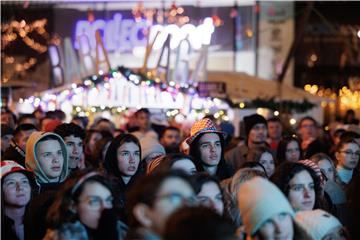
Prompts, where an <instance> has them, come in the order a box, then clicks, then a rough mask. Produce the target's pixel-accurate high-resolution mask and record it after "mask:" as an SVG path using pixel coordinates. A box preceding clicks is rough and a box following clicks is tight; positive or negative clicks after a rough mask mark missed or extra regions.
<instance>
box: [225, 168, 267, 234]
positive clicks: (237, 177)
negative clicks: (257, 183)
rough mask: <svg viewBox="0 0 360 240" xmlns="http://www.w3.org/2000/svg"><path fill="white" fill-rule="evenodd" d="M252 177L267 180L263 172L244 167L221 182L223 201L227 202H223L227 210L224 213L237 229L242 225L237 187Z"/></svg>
mask: <svg viewBox="0 0 360 240" xmlns="http://www.w3.org/2000/svg"><path fill="white" fill-rule="evenodd" d="M254 177H263V178H267V176H266V174H265V170H258V169H254V168H250V167H245V168H240V169H239V170H237V172H236V173H235V174H234V176H232V177H231V178H229V179H226V180H223V181H222V182H221V188H222V189H223V194H224V196H225V200H227V201H228V203H226V202H225V203H226V204H225V206H226V208H227V210H226V212H228V213H229V216H230V218H231V220H232V221H233V223H234V224H235V226H236V227H237V228H239V227H240V226H241V225H242V224H243V222H242V220H241V218H240V212H239V206H238V202H237V195H238V192H239V187H240V185H241V184H243V183H244V182H246V181H248V180H250V179H252V178H254Z"/></svg>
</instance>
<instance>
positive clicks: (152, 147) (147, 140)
mask: <svg viewBox="0 0 360 240" xmlns="http://www.w3.org/2000/svg"><path fill="white" fill-rule="evenodd" d="M134 136H135V135H134ZM139 141H140V145H141V157H142V159H141V160H142V161H144V162H145V163H146V164H147V165H148V164H150V162H152V160H154V159H156V158H157V157H160V156H163V155H165V154H166V152H165V148H164V147H163V146H162V145H161V144H160V143H159V142H158V140H157V139H155V138H152V137H143V138H141V139H139Z"/></svg>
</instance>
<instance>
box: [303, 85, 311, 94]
mask: <svg viewBox="0 0 360 240" xmlns="http://www.w3.org/2000/svg"><path fill="white" fill-rule="evenodd" d="M304 90H305V91H307V92H310V90H311V85H310V84H306V85H305V86H304Z"/></svg>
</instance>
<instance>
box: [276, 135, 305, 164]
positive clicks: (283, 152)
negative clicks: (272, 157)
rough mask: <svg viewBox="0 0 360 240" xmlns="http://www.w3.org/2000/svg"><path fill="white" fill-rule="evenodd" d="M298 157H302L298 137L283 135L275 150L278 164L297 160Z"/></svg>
mask: <svg viewBox="0 0 360 240" xmlns="http://www.w3.org/2000/svg"><path fill="white" fill-rule="evenodd" d="M300 159H302V150H301V146H300V141H299V139H298V138H296V137H293V136H285V137H283V139H281V141H280V142H279V145H278V149H277V151H276V160H277V162H278V164H281V163H283V162H297V161H299V160H300Z"/></svg>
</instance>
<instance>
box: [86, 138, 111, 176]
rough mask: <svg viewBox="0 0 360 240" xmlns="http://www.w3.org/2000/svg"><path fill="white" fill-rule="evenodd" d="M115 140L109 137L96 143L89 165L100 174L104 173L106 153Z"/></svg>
mask: <svg viewBox="0 0 360 240" xmlns="http://www.w3.org/2000/svg"><path fill="white" fill-rule="evenodd" d="M113 139H114V138H113V137H111V136H108V137H104V138H102V139H100V140H99V141H97V142H95V146H94V153H93V156H92V157H91V161H90V162H89V163H90V165H91V166H92V167H93V168H95V169H97V170H98V171H100V172H102V171H103V170H104V168H105V167H104V164H105V156H106V152H107V150H108V148H109V146H110V143H111V141H112V140H113Z"/></svg>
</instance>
